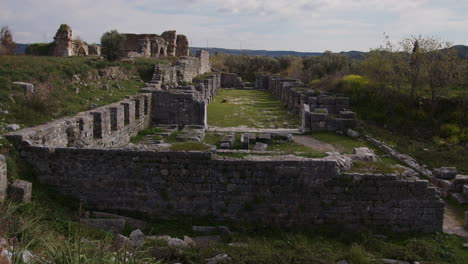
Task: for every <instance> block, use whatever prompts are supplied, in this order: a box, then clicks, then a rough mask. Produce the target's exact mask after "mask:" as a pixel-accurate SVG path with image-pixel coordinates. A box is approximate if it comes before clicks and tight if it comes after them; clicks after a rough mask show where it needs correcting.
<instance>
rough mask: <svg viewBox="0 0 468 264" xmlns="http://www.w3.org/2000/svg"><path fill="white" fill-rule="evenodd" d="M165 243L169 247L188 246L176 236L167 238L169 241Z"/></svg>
mask: <svg viewBox="0 0 468 264" xmlns="http://www.w3.org/2000/svg"><path fill="white" fill-rule="evenodd" d="M167 245H168V246H169V247H176V248H177V247H180V248H184V247H188V246H189V245H188V243H187V242H185V241H184V240H182V239H178V238H171V239H169V241H168V242H167Z"/></svg>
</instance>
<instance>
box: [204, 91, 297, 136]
mask: <svg viewBox="0 0 468 264" xmlns="http://www.w3.org/2000/svg"><path fill="white" fill-rule="evenodd" d="M224 99H226V102H223V100H224ZM208 124H209V125H211V126H218V127H236V126H245V127H252V128H297V127H298V126H299V120H298V118H297V115H296V114H294V113H292V112H290V111H288V109H287V108H286V107H285V106H284V105H282V104H281V102H279V101H278V100H277V99H276V98H275V97H274V96H273V95H272V94H271V93H269V92H268V91H260V90H239V89H221V90H220V91H219V93H218V95H217V96H216V97H215V99H214V100H213V101H212V102H211V103H210V104H209V105H208Z"/></svg>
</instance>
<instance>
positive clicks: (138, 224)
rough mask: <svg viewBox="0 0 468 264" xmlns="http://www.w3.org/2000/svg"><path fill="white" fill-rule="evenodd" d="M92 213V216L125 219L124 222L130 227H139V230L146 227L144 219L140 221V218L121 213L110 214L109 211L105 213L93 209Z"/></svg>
mask: <svg viewBox="0 0 468 264" xmlns="http://www.w3.org/2000/svg"><path fill="white" fill-rule="evenodd" d="M92 215H93V217H94V218H109V219H123V220H125V223H126V224H128V225H129V226H130V227H132V228H136V229H140V230H141V229H144V228H145V227H146V222H145V221H141V220H138V219H135V218H132V217H128V216H122V215H117V214H111V213H106V212H96V211H94V212H93V213H92Z"/></svg>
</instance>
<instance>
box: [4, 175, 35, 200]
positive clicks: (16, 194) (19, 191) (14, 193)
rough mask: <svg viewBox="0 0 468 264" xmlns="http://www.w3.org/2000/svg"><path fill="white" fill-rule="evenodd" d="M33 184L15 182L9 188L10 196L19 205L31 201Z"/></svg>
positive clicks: (20, 181)
mask: <svg viewBox="0 0 468 264" xmlns="http://www.w3.org/2000/svg"><path fill="white" fill-rule="evenodd" d="M31 193H32V183H30V182H27V181H22V180H15V181H14V182H13V183H12V184H11V185H10V187H9V188H8V196H9V197H10V198H11V199H12V200H14V201H16V202H19V203H28V202H30V201H31Z"/></svg>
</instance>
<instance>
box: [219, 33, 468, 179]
mask: <svg viewBox="0 0 468 264" xmlns="http://www.w3.org/2000/svg"><path fill="white" fill-rule="evenodd" d="M212 62H213V67H216V68H218V69H221V70H226V71H232V72H236V73H238V74H240V76H242V77H243V78H245V79H247V80H249V81H254V79H253V75H252V73H264V74H273V75H282V76H287V77H293V78H298V79H301V80H302V81H303V82H304V84H305V85H306V86H308V88H309V89H318V90H328V91H332V92H339V93H344V94H345V95H346V96H348V97H350V104H351V108H352V110H354V111H355V112H357V114H358V118H359V119H360V120H362V121H364V125H365V129H364V130H365V131H367V132H369V131H370V132H371V133H372V134H373V136H374V137H377V138H380V139H384V140H386V141H389V142H390V143H394V144H395V146H396V147H397V149H399V150H400V151H401V152H403V153H408V154H410V155H412V156H414V157H416V158H417V159H419V160H420V161H422V162H423V163H426V164H428V165H429V166H431V167H437V166H456V167H457V168H459V169H460V170H461V171H462V172H465V173H467V172H468V167H467V165H466V164H468V160H467V157H468V152H467V151H468V60H467V59H466V58H462V57H458V56H457V54H456V52H455V49H453V48H452V47H451V44H450V43H445V42H443V41H440V40H439V39H437V38H433V37H421V36H413V37H409V38H406V39H403V40H401V41H399V42H392V41H390V39H389V38H388V37H385V41H384V44H383V45H382V46H381V47H379V48H376V49H373V50H371V51H370V52H369V53H368V54H367V55H366V56H365V57H363V58H362V60H353V59H351V58H349V57H346V56H344V55H341V54H334V53H331V52H325V53H324V54H323V55H321V56H317V57H307V58H298V57H287V56H286V57H278V58H270V57H249V56H247V55H243V56H237V57H236V56H232V55H225V54H218V55H217V56H215V57H214V58H213V61H212Z"/></svg>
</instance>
